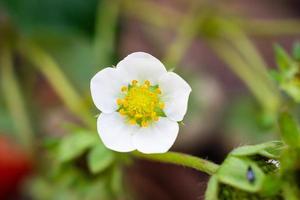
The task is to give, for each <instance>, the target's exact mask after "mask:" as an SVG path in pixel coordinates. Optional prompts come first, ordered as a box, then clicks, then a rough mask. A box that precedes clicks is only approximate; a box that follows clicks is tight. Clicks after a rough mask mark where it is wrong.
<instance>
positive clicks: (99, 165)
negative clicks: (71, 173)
mask: <svg viewBox="0 0 300 200" xmlns="http://www.w3.org/2000/svg"><path fill="white" fill-rule="evenodd" d="M113 161H114V154H113V152H112V151H110V150H108V149H107V148H106V147H105V146H104V145H102V144H100V143H99V144H97V145H96V146H94V147H93V149H92V150H91V152H90V153H89V154H88V166H89V168H90V170H91V172H92V173H99V172H102V171H103V170H105V169H106V168H107V167H108V166H110V165H111V164H112V163H113Z"/></svg>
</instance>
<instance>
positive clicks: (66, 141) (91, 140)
mask: <svg viewBox="0 0 300 200" xmlns="http://www.w3.org/2000/svg"><path fill="white" fill-rule="evenodd" d="M96 142H99V139H98V138H97V135H96V134H93V133H91V132H88V131H79V132H76V133H73V134H71V135H68V136H66V137H65V138H63V140H62V142H61V144H60V146H59V151H58V153H59V155H58V160H59V161H61V162H68V161H71V160H73V159H75V158H77V157H79V156H80V155H82V154H83V153H84V152H85V151H86V150H87V149H88V148H89V147H91V146H93V145H94V144H95V143H96Z"/></svg>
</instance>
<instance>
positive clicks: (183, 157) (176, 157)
mask: <svg viewBox="0 0 300 200" xmlns="http://www.w3.org/2000/svg"><path fill="white" fill-rule="evenodd" d="M132 155H133V156H135V157H137V158H140V159H145V160H151V161H157V162H162V163H170V164H176V165H181V166H184V167H190V168H192V169H195V170H197V171H201V172H204V173H206V174H208V175H213V174H215V173H216V172H217V170H218V168H219V165H217V164H215V163H213V162H210V161H208V160H205V159H202V158H198V157H195V156H191V155H187V154H183V153H177V152H167V153H162V154H143V153H140V152H138V151H134V152H133V153H132Z"/></svg>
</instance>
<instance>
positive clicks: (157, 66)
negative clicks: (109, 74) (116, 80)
mask: <svg viewBox="0 0 300 200" xmlns="http://www.w3.org/2000/svg"><path fill="white" fill-rule="evenodd" d="M117 69H120V71H122V72H123V74H127V76H126V81H127V82H130V81H132V80H138V81H141V82H143V81H145V80H149V81H150V82H151V83H152V84H157V82H158V78H159V77H160V76H162V75H163V74H165V73H167V70H166V68H165V66H164V65H163V64H162V63H161V62H160V61H159V60H158V59H157V58H155V57H153V56H152V55H150V54H148V53H144V52H135V53H131V54H129V55H128V56H127V57H125V58H124V59H123V60H121V61H120V62H119V63H118V64H117Z"/></svg>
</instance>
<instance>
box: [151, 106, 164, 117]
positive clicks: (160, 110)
mask: <svg viewBox="0 0 300 200" xmlns="http://www.w3.org/2000/svg"><path fill="white" fill-rule="evenodd" d="M154 111H155V112H156V114H157V115H158V116H160V117H166V116H167V115H166V114H165V112H164V111H163V110H162V109H160V108H158V107H156V108H155V109H154Z"/></svg>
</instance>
